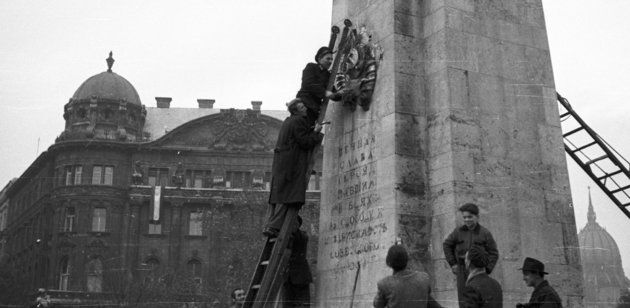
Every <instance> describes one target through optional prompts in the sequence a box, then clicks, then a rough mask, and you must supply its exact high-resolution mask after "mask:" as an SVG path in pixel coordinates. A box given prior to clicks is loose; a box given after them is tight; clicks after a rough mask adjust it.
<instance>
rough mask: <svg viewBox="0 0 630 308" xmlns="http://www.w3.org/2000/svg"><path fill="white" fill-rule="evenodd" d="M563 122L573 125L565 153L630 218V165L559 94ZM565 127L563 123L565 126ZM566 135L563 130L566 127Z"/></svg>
mask: <svg viewBox="0 0 630 308" xmlns="http://www.w3.org/2000/svg"><path fill="white" fill-rule="evenodd" d="M556 95H557V100H558V103H559V104H560V106H559V110H562V109H564V111H565V112H562V111H560V112H561V113H560V121H561V122H568V121H570V120H572V121H570V122H572V125H566V126H569V129H568V131H567V132H566V133H564V134H563V135H562V137H563V139H564V150H565V151H566V152H567V154H569V156H571V158H573V160H574V161H575V162H576V163H577V164H578V165H579V166H580V167H581V168H582V170H584V172H586V174H588V176H589V177H590V178H591V179H592V180H593V181H594V182H595V184H597V186H599V188H601V189H602V191H604V193H605V194H606V195H607V196H608V197H609V198H610V199H611V200H612V201H613V202H614V203H615V204H616V205H617V207H619V209H620V210H621V211H622V212H623V213H624V214H626V216H628V218H630V212H629V211H628V206H630V172H629V171H628V168H629V166H630V162H628V161H627V160H626V159H625V158H623V157H622V156H621V155H620V154H619V153H618V152H617V151H615V150H614V149H613V148H612V147H611V146H610V145H609V144H608V143H607V142H606V141H605V140H604V139H603V138H601V137H600V136H599V135H598V134H597V133H595V131H594V130H593V129H591V128H590V127H589V126H588V125H587V124H586V123H585V122H584V120H582V118H581V117H580V116H579V115H578V114H577V113H576V112H575V110H573V108H572V107H571V104H569V101H568V100H567V99H566V98H564V97H562V96H561V95H560V94H559V93H556ZM563 124H564V123H563ZM563 131H564V127H563Z"/></svg>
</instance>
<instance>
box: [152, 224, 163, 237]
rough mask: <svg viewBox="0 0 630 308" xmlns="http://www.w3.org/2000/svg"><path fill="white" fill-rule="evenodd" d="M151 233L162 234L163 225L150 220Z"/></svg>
mask: <svg viewBox="0 0 630 308" xmlns="http://www.w3.org/2000/svg"><path fill="white" fill-rule="evenodd" d="M149 234H162V225H161V224H160V223H156V222H149Z"/></svg>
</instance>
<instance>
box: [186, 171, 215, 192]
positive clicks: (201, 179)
mask: <svg viewBox="0 0 630 308" xmlns="http://www.w3.org/2000/svg"><path fill="white" fill-rule="evenodd" d="M210 174H211V172H210V170H186V182H185V186H186V187H194V188H207V187H210V186H212V185H211V183H210V179H211V177H210Z"/></svg>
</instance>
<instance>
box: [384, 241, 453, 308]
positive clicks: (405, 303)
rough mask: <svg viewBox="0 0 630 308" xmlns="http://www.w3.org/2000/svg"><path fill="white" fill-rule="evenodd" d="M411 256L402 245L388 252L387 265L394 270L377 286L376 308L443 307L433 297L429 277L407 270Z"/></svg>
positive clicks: (395, 246) (393, 247)
mask: <svg viewBox="0 0 630 308" xmlns="http://www.w3.org/2000/svg"><path fill="white" fill-rule="evenodd" d="M408 260H409V256H408V254H407V250H406V249H405V248H404V247H403V246H401V245H394V246H392V247H390V248H389V250H388V251H387V257H386V258H385V263H386V264H387V266H389V267H391V268H392V269H393V270H394V273H393V274H392V275H391V276H387V277H385V278H383V279H381V280H379V281H378V283H377V284H376V286H377V288H378V292H377V293H376V297H375V298H374V307H375V308H384V307H388V308H412V307H414V308H425V307H428V308H438V307H440V308H441V307H442V306H440V304H438V303H437V302H436V301H435V300H434V299H433V297H432V296H431V283H430V282H429V275H428V274H427V273H424V272H417V271H411V270H408V269H407V261H408Z"/></svg>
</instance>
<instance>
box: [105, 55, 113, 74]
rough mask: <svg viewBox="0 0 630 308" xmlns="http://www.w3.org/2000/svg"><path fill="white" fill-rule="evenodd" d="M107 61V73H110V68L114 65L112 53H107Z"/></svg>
mask: <svg viewBox="0 0 630 308" xmlns="http://www.w3.org/2000/svg"><path fill="white" fill-rule="evenodd" d="M105 61H107V71H108V72H110V73H111V72H112V66H113V65H114V58H112V52H111V51H110V52H109V58H107V59H105Z"/></svg>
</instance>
